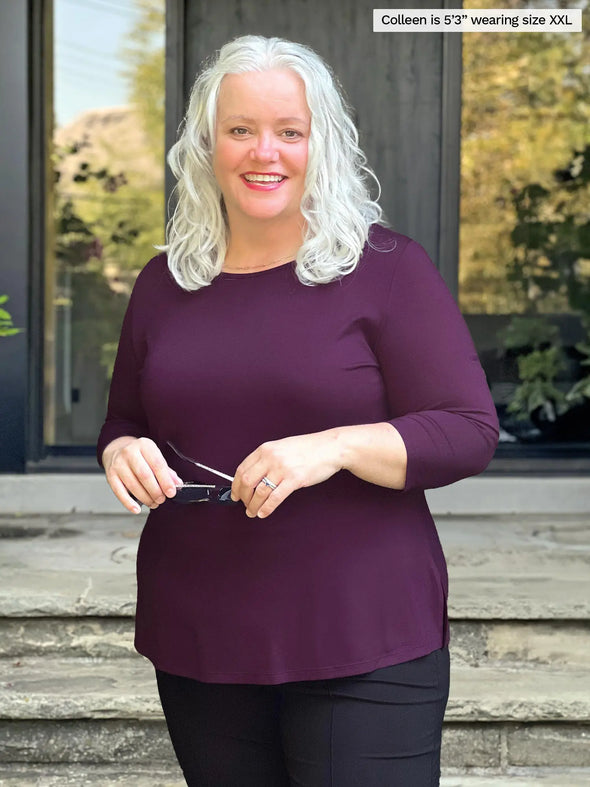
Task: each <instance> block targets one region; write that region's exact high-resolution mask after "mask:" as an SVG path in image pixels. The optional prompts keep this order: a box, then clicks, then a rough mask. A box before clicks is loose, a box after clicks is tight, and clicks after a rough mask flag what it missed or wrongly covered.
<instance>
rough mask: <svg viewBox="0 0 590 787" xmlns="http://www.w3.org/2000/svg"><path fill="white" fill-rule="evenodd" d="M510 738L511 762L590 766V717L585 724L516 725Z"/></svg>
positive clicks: (520, 764)
mask: <svg viewBox="0 0 590 787" xmlns="http://www.w3.org/2000/svg"><path fill="white" fill-rule="evenodd" d="M507 741H508V762H509V763H510V765H518V766H540V765H550V766H557V765H569V766H571V767H585V768H590V719H589V720H588V723H587V724H585V725H577V724H565V723H564V724H559V725H547V724H534V725H530V726H528V725H527V726H523V725H520V724H519V725H514V726H513V727H510V728H508V730H507Z"/></svg>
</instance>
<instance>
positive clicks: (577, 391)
mask: <svg viewBox="0 0 590 787" xmlns="http://www.w3.org/2000/svg"><path fill="white" fill-rule="evenodd" d="M553 177H554V181H555V183H554V187H553V188H552V189H547V188H545V187H544V186H541V185H540V184H538V183H531V184H528V185H527V186H525V187H524V188H522V189H520V190H516V189H514V190H513V205H514V209H515V212H516V216H517V223H516V225H515V227H514V229H513V230H512V233H511V240H512V243H513V245H514V249H515V252H514V255H513V258H512V261H511V264H510V266H509V270H508V279H509V280H510V281H512V282H513V283H514V284H516V285H517V286H518V287H519V288H520V289H521V290H522V291H523V292H524V293H525V294H526V296H527V303H528V310H529V314H528V315H525V316H514V317H513V318H512V320H511V322H510V324H509V325H508V326H507V327H506V328H505V329H504V330H503V331H502V332H500V333H499V336H500V339H501V341H502V343H503V346H504V349H505V350H507V351H509V352H512V354H516V355H517V362H518V374H519V379H520V384H519V386H518V387H517V389H516V391H515V392H514V397H513V400H512V401H511V402H510V404H509V406H508V411H509V412H512V413H514V414H515V415H516V416H517V418H522V419H524V418H527V417H529V416H530V415H531V414H532V413H534V412H535V411H538V410H541V411H543V413H544V416H545V420H549V421H554V420H555V419H556V417H557V416H558V415H562V414H563V413H565V412H567V411H568V410H569V409H571V408H572V407H574V406H576V405H578V404H581V403H583V402H584V401H585V400H586V399H590V374H588V375H586V376H585V377H584V378H583V379H581V380H579V381H577V382H576V383H575V384H574V385H573V386H572V387H571V388H570V390H569V391H567V392H566V393H565V394H564V392H563V391H560V390H559V389H558V388H557V387H556V385H555V380H556V378H557V376H558V374H559V373H560V371H562V370H563V368H564V365H565V363H564V357H563V353H562V351H561V349H560V335H559V329H558V328H557V326H555V325H552V324H551V323H550V322H549V320H548V318H547V317H546V316H544V313H543V312H547V311H551V310H556V311H561V310H563V308H564V306H565V307H566V308H569V310H570V311H572V312H574V313H575V312H578V313H579V314H580V316H581V319H582V324H583V325H584V327H585V329H586V333H587V335H588V340H587V341H586V342H578V344H576V349H577V351H578V352H579V353H580V354H581V355H582V356H583V357H584V356H585V359H584V360H582V361H581V362H580V363H581V365H582V366H586V367H587V366H590V270H589V268H588V265H587V263H588V260H590V218H589V216H588V198H589V197H590V188H589V186H590V145H587V146H586V147H585V148H584V150H582V151H574V153H573V155H572V158H571V160H570V161H569V162H568V164H567V166H566V167H565V168H564V169H559V170H556V171H555V172H554V173H553Z"/></svg>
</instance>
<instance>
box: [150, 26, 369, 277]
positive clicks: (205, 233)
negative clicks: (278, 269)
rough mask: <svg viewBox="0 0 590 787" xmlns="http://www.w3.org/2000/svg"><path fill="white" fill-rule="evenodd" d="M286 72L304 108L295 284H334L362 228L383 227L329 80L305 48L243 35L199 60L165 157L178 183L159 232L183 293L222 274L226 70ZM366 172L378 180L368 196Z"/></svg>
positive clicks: (348, 267) (363, 162)
mask: <svg viewBox="0 0 590 787" xmlns="http://www.w3.org/2000/svg"><path fill="white" fill-rule="evenodd" d="M279 68H281V69H290V70H291V71H293V72H294V73H296V74H297V75H298V76H299V77H300V78H301V79H302V80H303V82H304V85H305V93H306V99H307V104H308V106H309V109H310V112H311V129H310V134H309V143H308V163H307V170H306V176H305V189H304V193H303V196H302V200H301V213H302V215H303V218H304V219H305V224H306V226H305V233H304V238H303V244H302V246H301V247H300V249H299V252H298V254H297V260H296V273H297V277H298V279H299V281H300V282H301V283H302V284H307V285H315V284H325V283H327V282H330V281H334V280H335V279H338V278H340V277H342V276H344V275H346V274H348V273H351V272H352V271H353V270H354V269H355V267H356V265H357V263H358V261H359V259H360V256H361V253H362V251H363V247H364V246H365V243H367V242H368V241H369V228H370V226H371V224H373V223H376V222H381V223H384V221H383V212H382V210H381V207H380V206H379V205H378V203H377V199H378V198H379V195H380V193H381V188H380V185H379V181H378V180H377V177H376V176H375V174H374V173H373V171H372V170H371V169H370V168H369V167H368V166H367V159H366V157H365V155H364V153H363V151H362V150H361V149H360V147H359V145H358V132H357V130H356V128H355V125H354V123H353V121H352V119H351V110H350V108H349V106H348V104H347V103H346V100H345V98H344V96H343V93H342V90H341V88H340V86H339V83H338V81H337V79H336V78H335V77H334V75H333V74H332V71H331V69H330V68H329V66H328V65H327V64H326V63H325V62H324V61H323V60H322V58H321V57H320V56H319V55H317V54H316V53H315V52H314V51H313V50H312V49H310V48H309V47H307V46H305V45H303V44H297V43H294V42H291V41H285V40H283V39H280V38H264V37H263V36H254V35H248V36H241V37H239V38H236V39H234V40H233V41H230V42H229V43H227V44H225V45H224V46H223V47H221V49H220V50H219V52H218V53H217V55H216V56H215V57H213V58H212V59H211V60H209V61H208V62H207V63H206V64H205V68H204V70H203V71H202V72H201V73H200V74H199V75H198V76H197V79H196V81H195V83H194V85H193V88H192V91H191V95H190V100H189V105H188V109H187V112H186V115H185V117H184V119H183V121H182V123H181V126H180V129H179V130H180V132H181V133H180V136H179V138H178V141H177V142H176V143H175V144H174V145H173V146H172V148H171V149H170V151H169V153H168V159H167V160H168V164H169V165H170V169H171V170H172V172H173V174H174V175H175V177H176V178H177V183H176V186H175V188H174V190H173V196H175V197H176V207H175V209H174V213H173V215H172V217H171V218H170V220H169V221H168V224H167V227H166V245H163V246H158V247H156V248H159V249H161V250H163V251H167V252H168V267H169V268H170V271H171V273H172V275H173V276H174V279H175V280H176V282H177V283H178V284H179V285H180V286H181V287H182V288H183V289H185V290H197V289H199V288H200V287H205V286H207V285H208V284H210V283H211V282H212V280H213V279H214V278H215V276H217V275H218V274H219V273H220V272H221V269H222V266H223V261H224V258H225V254H226V250H227V244H228V239H229V227H228V224H227V216H226V212H225V208H224V205H223V199H222V194H221V190H220V188H219V185H218V184H217V181H216V179H215V176H214V173H213V166H212V155H213V148H214V145H215V125H216V110H217V99H218V96H219V88H220V85H221V81H222V79H223V77H224V76H225V75H226V74H242V73H247V72H251V71H267V70H270V69H279ZM367 176H369V177H371V178H373V180H374V181H375V183H376V184H377V189H378V194H377V198H376V200H372V199H371V196H370V194H369V189H368V187H367V184H366V178H367Z"/></svg>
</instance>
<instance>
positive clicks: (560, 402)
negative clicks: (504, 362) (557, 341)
mask: <svg viewBox="0 0 590 787" xmlns="http://www.w3.org/2000/svg"><path fill="white" fill-rule="evenodd" d="M562 368H563V359H562V357H561V354H560V351H559V348H558V347H548V348H547V349H545V350H533V351H532V352H530V353H528V354H527V355H521V356H520V357H519V358H518V373H519V376H520V379H521V380H522V382H521V384H520V385H519V386H518V388H517V389H516V392H515V394H514V398H513V399H512V401H511V402H510V404H509V405H508V411H509V412H511V413H514V414H515V415H516V417H517V418H526V417H527V416H529V415H530V414H531V413H534V412H535V411H537V410H541V411H542V412H543V416H544V419H545V420H546V421H551V422H552V421H555V419H556V418H557V416H558V415H562V414H563V413H564V412H565V411H566V410H567V409H568V408H567V403H566V399H565V395H564V394H563V392H562V391H560V390H559V389H558V388H556V387H555V385H554V383H553V380H554V379H555V377H556V376H557V374H558V372H559V371H560V370H561V369H562Z"/></svg>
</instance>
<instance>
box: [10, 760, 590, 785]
mask: <svg viewBox="0 0 590 787" xmlns="http://www.w3.org/2000/svg"><path fill="white" fill-rule="evenodd" d="M111 785H117V786H118V787H119V786H120V787H123V786H124V787H186V782H185V781H184V779H183V778H182V776H181V774H180V772H179V771H178V769H172V768H170V769H169V770H161V769H153V768H141V769H139V768H132V769H130V768H125V767H104V766H92V765H82V766H69V765H66V766H52V767H49V768H48V767H45V766H42V767H38V766H23V767H16V768H13V767H12V766H11V767H9V768H2V767H0V787H111ZM440 785H441V787H540V786H541V785H542V787H587V786H588V785H590V773H588V772H582V771H580V772H577V771H575V770H573V769H568V770H557V769H540V768H539V769H530V770H527V771H522V770H516V771H515V770H509V771H508V772H506V773H497V774H494V775H479V774H468V775H463V774H461V775H456V776H455V775H452V774H446V773H444V772H443V775H442V778H441V781H440Z"/></svg>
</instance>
